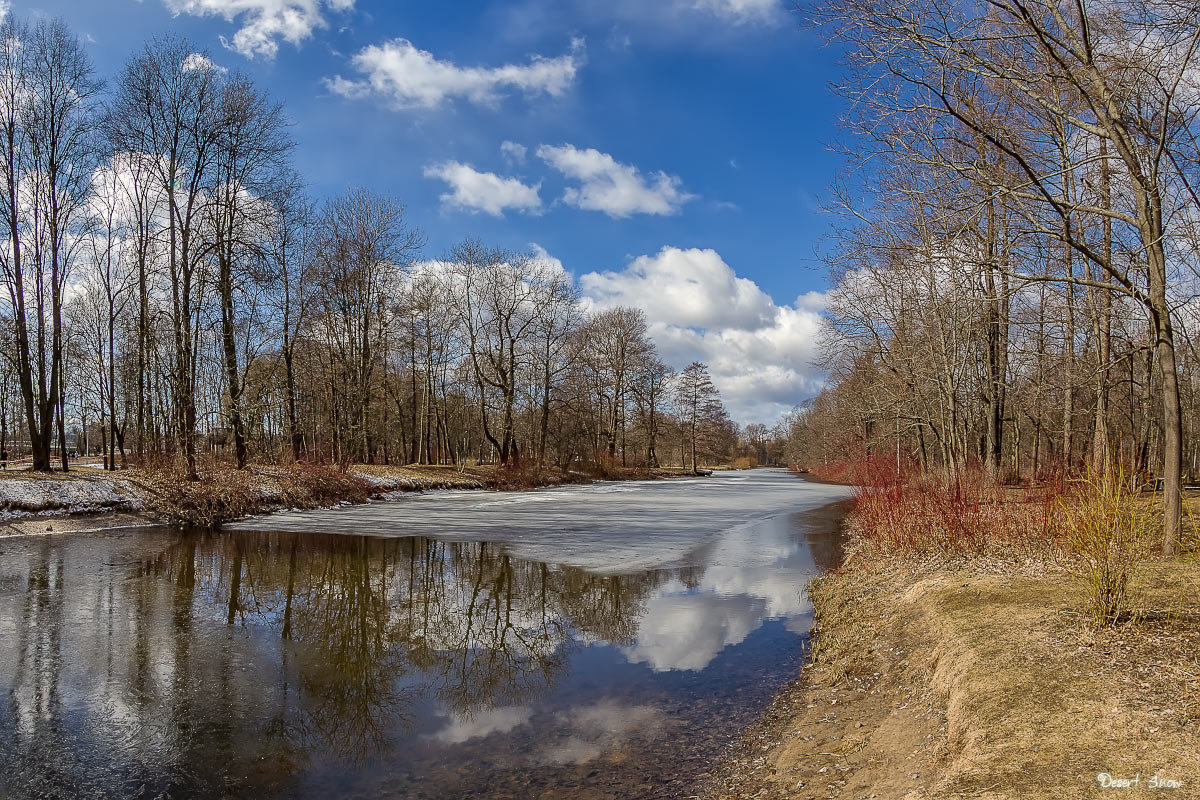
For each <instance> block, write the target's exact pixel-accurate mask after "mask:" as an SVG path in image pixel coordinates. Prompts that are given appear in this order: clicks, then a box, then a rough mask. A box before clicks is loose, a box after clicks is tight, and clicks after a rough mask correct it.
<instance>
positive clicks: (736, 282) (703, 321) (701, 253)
mask: <svg viewBox="0 0 1200 800" xmlns="http://www.w3.org/2000/svg"><path fill="white" fill-rule="evenodd" d="M580 285H581V286H582V288H583V291H584V294H585V295H586V296H587V297H588V298H590V299H591V301H592V302H594V303H596V304H597V305H599V306H601V307H603V308H611V307H613V306H627V305H638V306H640V307H641V308H643V309H644V310H645V311H646V316H647V317H648V318H650V319H651V320H656V321H659V322H663V323H666V324H669V325H676V326H684V327H701V328H712V327H720V328H725V327H734V328H743V329H757V328H760V327H762V326H763V325H766V324H769V322H770V321H771V320H772V319H773V318H774V315H775V312H776V310H777V309H776V307H775V301H773V300H772V299H771V297H770V295H768V294H767V293H766V292H764V291H763V290H762V289H760V288H758V285H757V284H756V283H755V282H754V281H752V280H749V279H748V278H739V277H738V276H737V273H735V272H734V271H733V268H732V267H730V266H729V265H728V264H726V263H725V261H724V260H723V259H722V258H721V256H720V255H719V254H718V253H717V251H715V250H698V249H694V248H693V249H688V250H681V249H680V248H678V247H664V248H663V249H662V250H660V251H659V252H658V254H657V255H653V256H639V257H638V258H635V259H634V260H633V261H632V262H630V263H629V265H628V266H626V267H625V268H624V269H622V270H619V271H615V272H614V271H607V272H589V273H588V274H587V275H584V276H583V277H581V278H580Z"/></svg>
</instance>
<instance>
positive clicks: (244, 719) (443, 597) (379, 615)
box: [0, 469, 848, 800]
mask: <svg viewBox="0 0 1200 800" xmlns="http://www.w3.org/2000/svg"><path fill="white" fill-rule="evenodd" d="M847 497H848V492H847V491H846V490H845V489H843V488H841V487H835V486H827V485H821V484H815V483H809V482H805V481H802V480H799V479H798V478H796V477H795V476H794V475H792V474H789V473H788V472H786V471H783V470H768V469H760V470H754V471H750V472H735V473H717V474H716V475H714V476H712V477H710V478H697V479H680V480H671V481H653V482H634V483H600V484H593V485H588V486H568V487H559V488H553V489H544V490H538V491H534V492H526V493H490V492H443V493H430V494H425V495H419V496H412V497H406V498H403V499H401V500H398V501H395V502H377V503H370V504H367V505H362V506H352V507H342V508H337V509H331V510H326V511H315V512H294V513H284V514H276V515H272V516H267V517H260V518H256V519H253V520H248V521H245V522H242V523H239V524H236V525H233V526H228V527H227V528H226V529H225V530H222V531H204V530H194V531H183V532H181V531H179V530H173V529H168V528H130V529H123V530H111V531H101V532H96V533H84V534H69V535H44V536H24V537H10V538H5V539H0V681H2V682H3V685H4V687H5V689H6V690H7V693H6V697H5V701H4V702H3V703H2V704H0V782H2V785H0V796H3V797H25V796H42V797H111V796H137V797H157V796H170V797H181V796H189V797H191V796H206V797H227V796H235V797H255V798H259V797H327V796H330V795H335V794H336V795H340V796H349V797H364V798H366V797H371V798H375V797H382V796H391V797H406V798H407V797H411V798H460V797H479V798H484V797H487V798H560V797H565V798H571V800H590V799H591V798H611V797H656V798H657V797H686V796H688V794H689V793H691V792H692V790H693V789H694V788H695V787H696V786H697V785H698V781H701V780H702V779H703V777H704V775H705V773H706V771H707V770H708V769H709V766H710V764H711V763H712V760H713V759H714V758H715V757H716V756H718V755H719V753H720V752H721V750H722V749H723V748H724V747H726V746H727V745H728V744H729V742H730V741H732V738H733V737H734V736H735V735H736V733H737V731H738V730H739V729H741V728H742V727H744V726H745V725H747V724H749V723H750V722H751V721H753V720H754V719H755V718H756V717H757V716H758V715H759V714H760V713H761V712H762V711H763V709H764V708H765V706H766V705H767V703H768V702H769V700H770V698H771V697H772V695H773V694H774V693H775V692H776V691H777V690H778V689H779V688H780V687H781V686H782V685H783V684H784V683H786V682H787V681H788V680H790V679H791V678H793V677H795V675H796V674H797V670H798V669H799V665H800V660H801V657H802V646H803V642H804V638H805V636H806V635H807V631H808V629H809V626H810V623H811V607H810V605H809V603H808V602H807V600H806V599H805V598H804V597H803V595H802V589H803V586H804V585H805V583H806V582H807V580H808V579H809V578H810V577H812V576H813V575H816V574H818V573H819V572H821V571H822V570H825V569H828V568H830V567H832V566H835V565H836V564H837V562H838V560H839V559H840V539H839V534H838V524H839V520H840V517H841V513H842V512H843V510H844V501H845V500H846V499H847Z"/></svg>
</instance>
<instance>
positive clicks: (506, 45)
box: [11, 0, 840, 422]
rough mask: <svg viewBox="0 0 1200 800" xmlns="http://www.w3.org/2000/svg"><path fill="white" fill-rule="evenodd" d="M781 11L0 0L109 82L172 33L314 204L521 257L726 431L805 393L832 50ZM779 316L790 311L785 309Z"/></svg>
mask: <svg viewBox="0 0 1200 800" xmlns="http://www.w3.org/2000/svg"><path fill="white" fill-rule="evenodd" d="M788 1H789V0H519V1H517V2H499V1H498V0H497V1H495V2H476V1H475V0H461V1H460V2H453V3H435V2H415V0H391V1H390V2H389V1H388V0H41V1H40V2H35V3H25V2H23V0H14V2H13V3H12V4H11V7H12V11H13V12H14V13H17V14H21V15H26V16H29V15H34V14H42V13H47V14H52V15H57V16H61V17H63V18H64V19H66V21H67V22H68V23H69V24H70V26H71V27H72V28H73V29H74V30H75V31H76V32H77V33H78V34H79V35H80V36H81V37H82V38H84V39H85V41H87V42H88V43H89V48H90V50H91V53H92V56H93V58H94V60H95V63H96V65H97V68H98V70H99V72H100V73H101V74H102V75H103V76H105V77H109V76H113V75H115V74H116V72H117V71H118V70H119V69H120V67H121V66H122V64H124V62H125V60H126V59H127V58H128V57H129V55H130V54H131V53H132V52H133V51H134V50H135V49H137V48H139V47H141V46H142V43H143V42H144V41H145V40H146V39H147V38H148V37H150V36H153V35H156V34H160V33H165V32H172V33H176V34H179V35H182V36H186V37H187V38H188V39H190V40H191V41H192V42H193V43H194V44H195V45H196V47H197V49H198V50H203V51H205V52H207V54H208V56H209V57H210V58H211V59H212V60H213V61H215V62H216V63H217V64H219V65H220V66H222V67H225V68H228V69H236V70H241V71H244V72H246V73H248V74H250V75H251V76H253V77H254V78H255V79H256V80H257V81H258V82H259V83H260V85H262V86H264V87H266V88H267V90H268V91H269V92H270V93H271V94H272V95H273V96H274V97H275V98H277V99H279V100H281V101H282V102H283V103H284V104H285V106H286V109H287V112H288V115H289V116H290V118H291V119H292V120H293V121H294V123H295V128H294V132H293V133H294V137H295V139H296V141H297V144H298V149H297V153H296V158H297V161H298V166H299V168H300V170H301V171H302V173H303V174H304V175H305V176H306V178H307V180H308V181H309V183H310V186H311V190H312V192H313V194H314V196H316V197H317V198H321V197H325V196H328V195H331V194H336V193H338V192H341V191H342V190H344V189H345V188H346V187H347V186H351V185H363V186H367V187H369V188H371V189H375V190H378V191H381V192H387V193H390V194H392V195H395V196H397V197H398V198H400V199H401V201H402V202H403V203H404V204H405V205H406V207H407V212H408V215H409V221H410V222H411V223H412V224H414V225H416V226H418V227H420V228H421V229H422V230H423V231H424V232H425V234H426V237H427V240H428V246H427V255H428V256H430V257H436V256H438V255H440V254H442V253H443V252H445V251H446V250H447V249H448V248H449V247H450V246H451V245H452V244H454V243H455V242H457V241H459V240H461V239H462V238H463V237H464V236H467V235H472V236H478V237H480V238H482V239H484V240H485V241H487V242H489V243H491V244H495V245H502V246H506V247H512V248H520V249H530V248H534V247H535V246H536V248H541V249H542V250H544V251H545V252H546V253H547V254H548V257H551V258H556V259H559V260H560V261H561V262H562V263H563V266H564V267H565V268H566V269H567V270H569V271H570V272H571V273H572V274H574V275H575V276H576V277H577V279H578V280H579V282H580V286H581V289H582V290H583V292H584V295H585V297H587V299H588V302H589V303H591V304H593V305H595V306H597V307H600V306H605V305H614V304H620V303H623V304H633V305H639V306H641V307H643V308H645V309H646V312H647V315H648V316H649V318H650V321H651V323H652V332H653V334H654V336H655V339H656V341H657V342H658V344H659V346H660V349H661V350H662V352H663V353H664V355H665V356H666V357H667V359H668V360H669V361H671V362H673V363H674V364H675V366H683V365H685V364H686V363H687V361H689V360H691V359H692V358H701V359H703V360H706V361H708V362H709V363H710V365H711V367H712V370H713V374H714V377H715V378H716V381H717V385H718V387H719V388H720V389H721V390H722V392H723V394H724V395H725V397H726V400H727V404H728V405H729V406H730V409H731V412H732V413H733V415H734V417H735V419H738V420H739V421H741V422H750V421H767V422H771V421H773V420H774V419H776V418H777V417H778V415H779V414H781V413H782V412H783V411H785V410H786V409H787V408H789V407H790V406H792V405H793V404H794V403H796V402H799V401H801V400H803V399H805V398H806V397H808V396H811V395H812V394H813V393H815V391H816V390H817V389H818V388H819V381H820V374H819V371H818V370H816V368H815V367H813V366H812V360H813V357H814V353H815V345H816V342H815V336H816V330H817V315H818V313H819V310H820V304H821V297H820V295H819V292H820V291H821V290H823V289H824V288H825V282H824V275H823V272H822V270H821V268H820V266H819V264H817V263H816V259H815V254H816V252H817V250H818V248H819V247H820V241H821V238H822V236H823V235H824V234H826V233H827V225H828V222H829V221H828V218H827V217H826V216H824V215H823V214H822V213H821V212H820V207H819V204H820V202H821V198H822V197H823V196H824V195H825V192H826V187H828V185H829V184H830V182H831V180H832V179H833V177H834V176H835V173H836V171H837V169H838V167H839V160H838V158H837V157H836V156H835V155H833V154H831V153H830V152H829V150H828V144H829V143H830V142H831V141H832V140H833V139H834V138H835V137H836V128H835V123H836V117H837V115H838V112H839V108H840V106H839V101H837V100H836V98H834V97H833V96H832V95H831V94H830V92H829V90H828V88H827V85H828V83H829V81H830V80H831V79H833V78H834V76H835V71H836V68H837V65H836V54H835V53H834V52H832V51H830V50H828V49H826V48H823V47H822V46H821V41H820V39H819V37H818V36H817V35H816V34H814V33H812V32H809V31H805V30H802V29H801V28H800V22H799V20H798V19H797V18H796V17H795V15H794V14H792V13H790V12H789V11H787V10H786V5H785V4H786V3H788ZM798 298H799V299H798Z"/></svg>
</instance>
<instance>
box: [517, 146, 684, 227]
mask: <svg viewBox="0 0 1200 800" xmlns="http://www.w3.org/2000/svg"><path fill="white" fill-rule="evenodd" d="M537 155H538V158H540V159H542V160H543V161H545V162H546V163H547V164H549V165H550V166H551V167H553V168H554V169H556V170H558V171H559V172H561V173H562V174H563V175H565V176H567V177H568V178H573V179H575V180H578V181H579V182H580V184H581V185H580V186H578V187H571V188H569V189H567V190H566V192H565V193H564V194H563V198H562V199H563V202H564V203H566V204H567V205H571V206H575V207H576V208H583V209H588V210H590V211H603V212H604V213H605V214H608V215H609V216H610V217H628V216H630V215H632V214H676V213H678V212H679V209H680V208H681V207H682V206H683V204H684V203H686V202H687V201H689V200H691V199H693V197H694V195H690V194H687V193H686V192H684V191H683V190H682V188H681V186H682V183H683V182H682V181H681V180H680V179H679V178H678V177H676V176H674V175H668V174H666V173H665V172H655V173H654V174H652V175H650V176H649V178H650V180H649V181H647V179H646V178H645V177H643V176H642V175H641V173H639V172H638V170H637V168H636V167H633V166H631V165H629V164H622V163H620V162H619V161H617V160H616V159H614V158H613V157H612V156H610V155H609V154H608V153H601V152H600V151H599V150H595V149H592V148H588V149H587V150H580V149H578V148H576V147H574V146H573V145H569V144H566V145H560V146H557V147H553V146H551V145H546V144H544V145H541V146H540V147H538V149H537Z"/></svg>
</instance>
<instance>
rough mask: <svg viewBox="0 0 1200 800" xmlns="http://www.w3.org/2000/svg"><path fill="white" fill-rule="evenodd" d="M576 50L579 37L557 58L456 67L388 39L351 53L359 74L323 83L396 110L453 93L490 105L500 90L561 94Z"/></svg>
mask: <svg viewBox="0 0 1200 800" xmlns="http://www.w3.org/2000/svg"><path fill="white" fill-rule="evenodd" d="M582 50H583V42H582V40H579V39H576V40H574V41H572V43H571V52H570V53H568V54H566V55H563V56H559V57H558V58H545V57H543V56H534V57H533V58H532V59H531V60H530V62H529V63H528V64H505V65H503V66H499V67H460V66H458V65H457V64H454V63H453V62H451V61H440V60H438V59H437V57H435V56H434V55H433V54H432V53H430V52H428V51H426V50H419V49H417V48H416V47H415V46H414V45H413V44H412V42H410V41H408V40H407V39H393V40H391V41H390V42H384V43H383V44H382V45H370V46H368V47H365V48H363V49H362V50H360V51H359V52H358V54H357V55H355V56H354V58H353V64H354V68H355V69H357V70H358V71H359V72H361V73H363V75H364V76H365V77H364V78H363V79H360V80H349V79H346V78H343V77H342V76H341V75H337V76H335V77H333V78H330V79H327V80H326V81H325V85H326V86H328V87H329V89H330V90H331V91H333V92H336V93H337V94H340V95H343V96H345V97H351V98H361V97H369V96H372V95H375V96H379V97H382V98H384V99H385V100H387V101H388V102H389V103H390V104H391V105H392V106H393V107H394V108H397V109H404V108H436V107H437V106H439V105H441V104H442V103H443V102H444V101H446V100H447V99H450V98H455V97H458V98H463V99H466V100H468V101H470V102H472V103H477V104H480V105H493V104H495V103H496V102H497V100H498V99H499V98H500V97H501V95H502V93H503V91H504V90H506V89H511V90H517V91H520V92H523V93H524V94H527V95H536V94H547V95H550V96H551V97H561V96H562V95H563V94H565V93H566V91H567V89H569V88H570V87H571V86H572V84H574V82H575V75H576V73H577V72H578V71H579V68H580V67H581V66H582V64H583V56H582Z"/></svg>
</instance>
